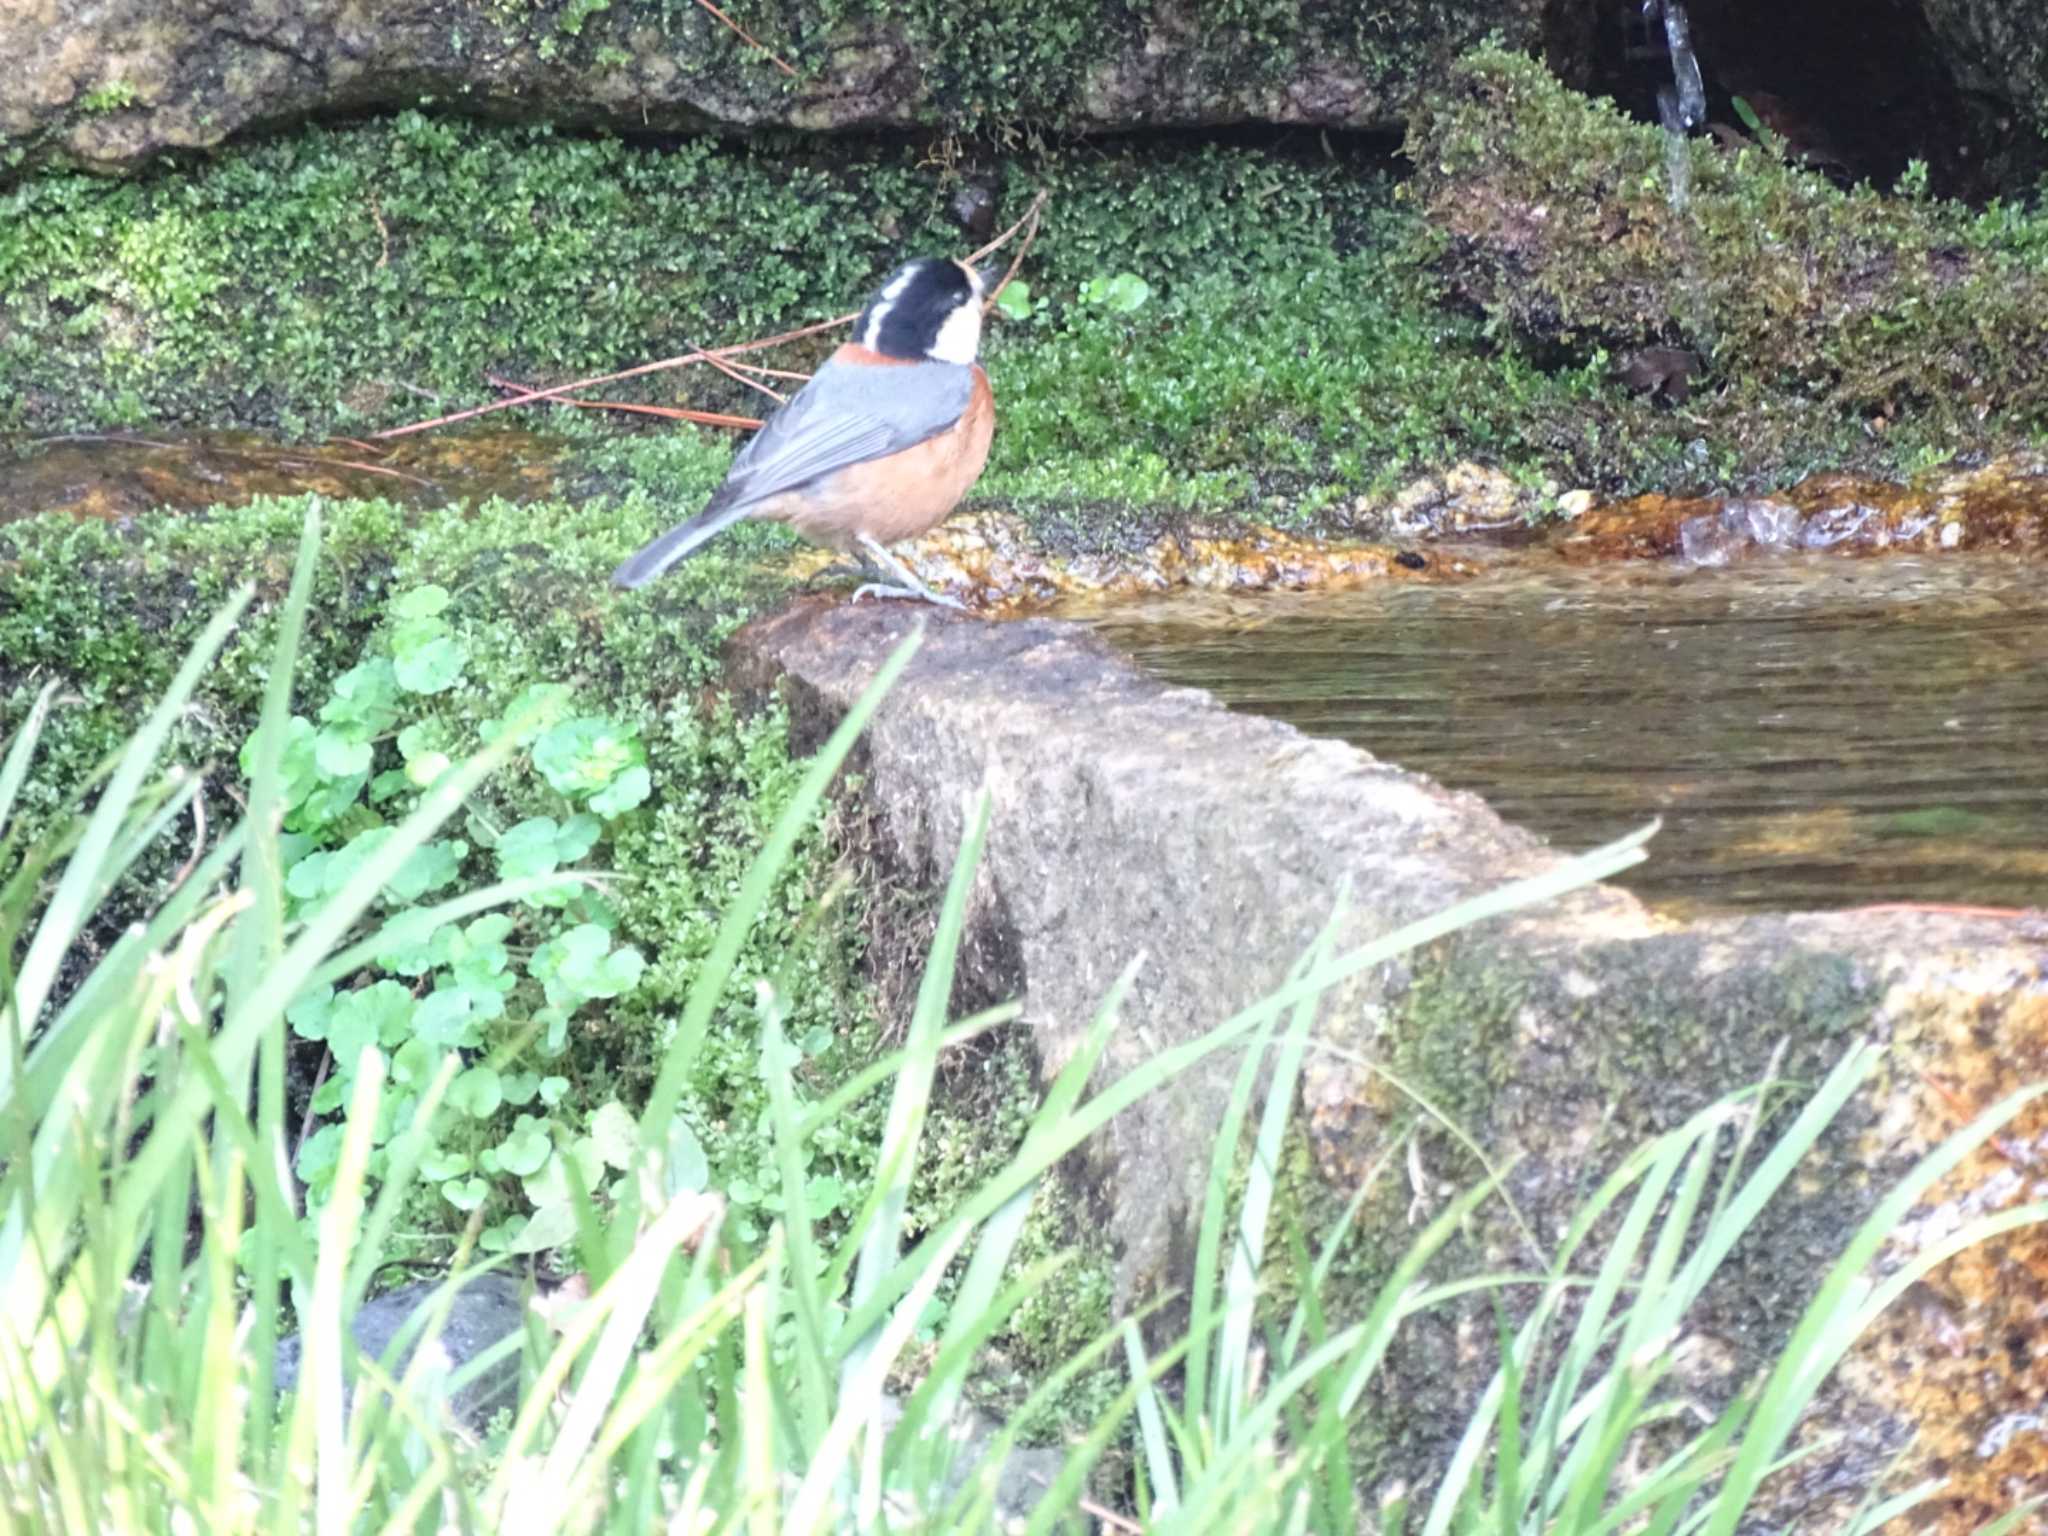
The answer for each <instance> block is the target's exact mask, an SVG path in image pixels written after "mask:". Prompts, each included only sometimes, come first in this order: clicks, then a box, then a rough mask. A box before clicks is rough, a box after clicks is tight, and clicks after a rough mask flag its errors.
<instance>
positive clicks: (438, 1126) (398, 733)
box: [242, 586, 701, 1252]
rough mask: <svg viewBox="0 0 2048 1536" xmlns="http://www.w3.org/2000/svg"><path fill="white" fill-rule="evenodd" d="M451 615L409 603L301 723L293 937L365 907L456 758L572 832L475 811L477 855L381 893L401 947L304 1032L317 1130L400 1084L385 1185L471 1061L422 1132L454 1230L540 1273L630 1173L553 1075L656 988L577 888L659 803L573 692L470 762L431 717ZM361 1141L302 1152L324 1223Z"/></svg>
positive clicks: (248, 757)
mask: <svg viewBox="0 0 2048 1536" xmlns="http://www.w3.org/2000/svg"><path fill="white" fill-rule="evenodd" d="M448 605H449V594H448V593H447V591H446V590H445V589H443V588H441V587H439V586H424V587H418V588H414V589H412V590H410V591H407V592H404V593H401V594H400V595H399V596H398V597H397V598H395V599H394V600H393V601H392V603H391V604H390V609H389V623H388V625H387V626H386V628H385V630H384V631H383V634H382V638H381V640H380V642H379V643H378V644H377V645H376V646H375V647H374V648H373V650H372V654H370V655H368V656H366V657H365V658H364V659H363V660H362V661H360V662H359V663H357V665H355V666H354V667H351V668H350V669H349V670H348V671H346V672H344V673H343V674H342V675H341V676H340V677H338V678H336V679H335V681H334V684H333V687H332V689H331V690H330V692H329V696H328V698H327V699H326V701H325V702H324V703H323V704H322V705H321V706H320V709H319V711H318V718H317V720H315V719H309V718H307V717H306V716H303V715H293V716H292V717H291V718H290V719H289V720H288V721H287V722H286V727H285V738H284V745H283V749H282V751H281V753H280V754H279V764H280V772H281V775H282V780H283V785H284V793H283V811H284V828H285V832H286V834H287V837H286V842H285V852H284V880H285V891H286V894H287V896H288V897H289V901H290V906H289V915H291V916H292V917H294V918H299V919H305V918H309V917H311V916H312V915H313V914H314V913H316V912H317V911H319V910H320V909H321V908H322V907H323V906H324V905H325V904H326V903H328V902H330V901H332V900H333V898H334V897H335V895H336V894H337V893H338V892H340V891H342V890H344V889H346V888H348V886H349V884H350V882H351V881H352V880H353V879H354V878H355V877H356V875H357V873H358V871H360V870H361V868H362V867H363V866H364V865H365V863H367V862H368V861H369V860H370V859H371V858H372V857H374V856H375V854H376V853H377V851H378V850H379V849H380V848H381V847H382V846H383V845H384V844H385V843H386V842H388V841H389V840H390V838H391V837H392V835H393V825H394V823H395V822H397V821H402V820H403V819H404V818H405V817H406V816H407V815H409V814H410V813H411V811H412V810H413V808H414V807H415V806H416V805H417V804H418V802H419V799H420V797H421V796H422V795H423V794H424V793H426V792H428V791H430V790H431V789H432V788H433V786H434V785H436V784H437V783H439V782H440V781H441V779H442V778H443V777H444V776H445V775H446V774H447V773H448V772H449V771H450V768H451V765H452V764H451V756H450V754H451V752H453V753H458V754H463V753H468V752H470V751H473V750H475V749H477V748H479V747H482V746H485V745H491V744H497V745H499V746H500V747H501V749H502V748H507V747H509V748H517V749H520V751H521V753H522V754H523V756H522V759H521V761H523V762H524V763H525V765H526V768H527V771H528V773H529V774H530V775H531V776H532V778H533V779H535V780H538V781H539V785H544V786H545V790H546V792H547V793H548V794H550V795H552V796H553V797H554V799H555V800H556V801H557V804H556V807H555V810H554V812H553V814H541V815H533V816H528V817H525V818H524V819H522V820H520V821H517V822H515V823H513V824H511V825H509V826H504V827H499V826H496V825H494V824H493V823H492V821H491V820H490V817H489V815H488V813H487V812H486V811H485V810H484V809H483V808H482V806H481V805H480V804H479V803H475V802H473V803H472V804H471V806H470V809H469V812H468V817H467V820H468V825H469V830H470V832H471V834H472V837H471V839H464V838H456V837H444V838H436V839H434V840H432V841H430V842H427V843H425V844H423V845H422V846H421V847H420V848H419V849H417V850H416V851H415V852H414V853H413V854H412V855H411V856H410V857H409V858H408V859H407V860H406V862H405V864H404V865H403V866H401V867H400V869H399V870H398V871H397V873H396V874H395V875H394V876H393V877H392V878H391V879H390V880H388V881H386V882H385V883H384V885H383V886H382V888H381V889H380V891H379V893H378V903H377V910H378V914H379V916H380V917H381V918H382V919H383V920H384V927H383V930H382V937H381V938H380V940H379V941H378V943H377V944H376V945H375V947H374V949H373V951H372V954H371V957H370V959H369V961H368V963H366V964H365V965H363V966H362V967H361V968H360V969H359V970H358V971H357V972H355V973H354V974H353V975H351V976H348V977H345V978H341V979H340V980H339V981H337V982H336V983H333V984H328V985H323V986H321V987H319V988H317V989H315V990H313V991H311V992H308V993H306V994H304V995H303V996H301V997H299V998H297V999H296V1000H295V1001H294V1002H293V1003H292V1005H291V1007H290V1009H289V1010H288V1013H287V1018H288V1019H289V1021H290V1023H291V1027H292V1030H293V1032H294V1033H295V1034H296V1035H297V1036H298V1037H299V1038H300V1039H303V1040H309V1041H314V1042H318V1043H321V1044H324V1045H325V1046H326V1047H327V1052H328V1061H329V1063H330V1064H331V1071H330V1072H329V1073H328V1074H327V1075H326V1076H325V1077H324V1079H323V1080H322V1082H321V1084H320V1087H319V1088H318V1089H317V1090H316V1091H315V1092H314V1094H313V1096H312V1099H311V1103H310V1108H309V1113H311V1114H315V1115H323V1116H325V1115H334V1114H338V1113H339V1112H340V1111H341V1110H342V1109H344V1108H345V1107H346V1106H347V1105H348V1104H349V1103H350V1102H351V1101H352V1100H353V1098H354V1096H355V1093H356V1090H357V1086H358V1081H357V1079H358V1074H359V1073H360V1072H361V1071H362V1070H363V1068H364V1064H365V1062H366V1061H368V1062H371V1063H372V1064H373V1065H374V1067H375V1070H376V1071H377V1072H378V1073H379V1075H380V1076H381V1077H384V1078H386V1079H388V1081H389V1084H390V1087H391V1090H392V1091H391V1092H390V1094H389V1096H388V1097H387V1098H386V1099H385V1108H384V1113H383V1115H382V1116H381V1118H380V1121H379V1124H378V1126H377V1128H376V1129H375V1131H374V1132H373V1133H372V1135H371V1138H370V1149H369V1154H368V1155H369V1161H368V1164H367V1174H368V1177H369V1179H370V1181H371V1183H372V1184H373V1185H374V1184H376V1183H378V1182H379V1181H380V1180H381V1179H382V1178H383V1176H384V1174H385V1171H386V1164H387V1161H388V1158H389V1155H390V1146H391V1143H392V1141H393V1139H394V1138H395V1137H396V1136H398V1135H399V1133H400V1131H401V1130H402V1129H403V1128H404V1127H406V1126H408V1125H412V1124H413V1122H414V1119H415V1115H414V1111H415V1109H416V1107H417V1105H418V1102H419V1098H420V1095H422V1094H423V1093H425V1092H426V1090H427V1088H428V1085H429V1084H431V1083H433V1082H435V1081H436V1080H437V1079H438V1077H439V1074H440V1072H441V1069H442V1065H443V1063H444V1062H445V1061H447V1060H449V1059H455V1060H458V1061H460V1062H461V1063H462V1066H461V1070H460V1071H459V1073H458V1074H457V1075H456V1076H455V1077H454V1079H453V1080H452V1082H451V1083H450V1084H449V1085H448V1088H447V1091H446V1095H445V1097H444V1099H443V1101H442V1104H441V1108H440V1110H439V1111H438V1113H436V1114H435V1115H433V1116H432V1117H430V1118H429V1120H428V1121H427V1123H426V1125H425V1126H424V1128H423V1129H424V1140H423V1143H422V1144H421V1145H420V1147H419V1148H418V1149H417V1155H418V1157H419V1166H420V1170H421V1172H422V1174H423V1176H424V1177H425V1178H426V1179H428V1180H429V1181H431V1182H433V1183H434V1184H435V1185H436V1186H437V1187H438V1189H439V1191H440V1195H441V1197H442V1198H443V1199H444V1200H445V1201H446V1202H447V1203H448V1205H450V1206H452V1207H454V1208H455V1210H457V1211H462V1212H467V1211H473V1210H477V1209H479V1208H481V1209H483V1210H484V1211H485V1213H486V1216H487V1217H492V1218H495V1219H493V1220H490V1221H489V1224H488V1225H487V1226H486V1227H485V1228H484V1232H483V1246H484V1248H485V1250H486V1251H497V1250H502V1249H506V1248H510V1249H512V1250H514V1251H517V1252H529V1251H534V1250H537V1249H540V1248H547V1247H553V1246H556V1245H558V1244H561V1243H564V1242H567V1241H568V1240H569V1239H570V1238H571V1237H572V1236H573V1235H574V1233H575V1222H574V1219H573V1215H572V1213H571V1201H572V1200H573V1199H574V1198H576V1197H577V1196H578V1195H579V1194H588V1193H590V1192H592V1191H600V1190H602V1188H603V1187H604V1184H605V1182H606V1180H607V1178H608V1177H609V1176H611V1175H614V1174H616V1173H617V1172H618V1171H620V1170H623V1169H624V1168H626V1167H627V1166H629V1164H630V1155H629V1149H628V1147H627V1145H626V1144H625V1143H623V1142H622V1140H621V1138H620V1137H619V1136H618V1134H617V1124H618V1116H619V1115H620V1114H621V1113H622V1111H621V1110H620V1108H619V1106H618V1105H617V1104H616V1103H607V1104H604V1105H601V1106H598V1107H596V1108H595V1109H594V1110H588V1109H586V1113H587V1116H588V1118H587V1121H586V1120H584V1119H582V1118H580V1117H576V1116H572V1115H571V1114H570V1112H569V1107H568V1103H567V1099H566V1095H567V1093H568V1089H569V1082H568V1079H567V1078H566V1077H563V1076H561V1075H560V1074H559V1073H557V1072H553V1071H550V1070H549V1069H548V1066H549V1063H551V1062H553V1061H555V1060H557V1059H558V1058H560V1057H561V1056H562V1054H563V1053H564V1051H565V1050H566V1049H567V1046H568V1038H569V1030H570V1028H571V1025H572V1023H573V1021H574V1019H575V1018H576V1017H577V1016H578V1014H579V1013H580V1012H582V1011H583V1010H586V1009H587V1008H588V1007H589V1006H590V1005H592V1004H597V1003H604V1002H609V1001H610V1000H612V999H615V998H618V997H620V996H622V995H624V994H625V993H628V992H630V991H631V990H632V989H633V987H634V985H635V984H636V983H637V982H638V981H639V979H640V975H641V972H642V970H643V969H644V968H645V961H644V959H643V958H642V956H641V954H640V952H639V951H638V950H637V949H635V948H633V947H632V946H630V945H625V944H619V943H617V942H616V941H615V939H614V930H615V928H616V926H617V919H616V916H615V915H614V913H613V912H612V910H611V908H610V907H609V905H608V904H607V903H606V902H605V900H604V898H603V896H602V895H601V893H600V892H599V890H598V889H597V888H596V887H595V886H594V885H593V884H592V883H591V882H590V880H589V879H588V878H587V877H582V876H571V875H567V874H564V873H563V871H566V870H569V869H572V868H576V867H578V866H580V865H583V864H584V863H585V862H586V861H587V860H588V859H589V858H590V856H591V855H592V854H593V853H594V852H596V851H597V850H598V849H599V848H600V845H601V844H602V843H603V842H604V840H605V838H606V837H607V835H608V831H609V829H610V828H611V827H612V826H614V825H616V823H617V821H618V819H619V818H620V817H622V816H625V815H627V814H629V813H631V812H632V811H633V810H634V809H635V808H636V807H638V806H639V805H640V804H641V802H643V801H644V800H646V798H647V797H648V794H649V793H650V791H651V789H652V782H651V779H650V777H649V774H648V769H647V761H646V759H647V753H646V749H645V748H644V747H643V746H642V745H641V744H640V742H639V740H638V738H637V737H636V736H635V735H634V733H633V732H631V731H630V730H626V729H624V728H622V727H620V726H618V725H617V724H615V723H614V722H612V721H610V720H607V719H605V718H603V717H602V716H594V715H579V714H577V713H575V712H574V702H573V698H572V695H571V690H570V689H569V688H568V687H567V686H566V685H563V684H549V683H542V684H535V685H531V686H529V687H527V688H526V689H524V690H522V691H521V692H520V693H519V694H518V696H516V697H515V698H513V699H512V700H511V701H510V702H509V703H508V705H507V706H506V708H505V711H504V713H503V715H502V716H501V717H497V718H493V719H489V720H487V721H485V722H484V725H483V727H482V729H481V731H480V732H479V736H480V738H481V739H480V740H478V741H463V740H460V739H459V728H458V727H457V726H456V725H455V724H454V723H453V722H452V720H451V718H450V716H449V715H447V714H445V713H443V712H441V711H438V710H437V709H436V707H435V701H436V700H437V699H438V698H440V697H442V696H445V695H447V694H449V693H450V692H451V691H452V690H454V689H456V688H457V687H458V686H460V685H462V684H463V683H464V682H465V681H466V680H467V675H468V670H469V664H470V657H469V653H468V650H467V648H466V647H465V646H464V645H463V644H462V642H461V641H460V640H459V639H458V638H457V637H456V635H455V634H454V632H453V630H452V628H451V626H450V624H449V621H448V618H447V609H448ZM262 751H263V742H262V739H261V737H260V735H252V736H251V737H250V738H249V740H248V741H247V742H246V743H245V744H244V746H243V748H242V765H243V768H244V770H245V771H246V772H252V773H253V771H254V768H255V765H256V763H257V761H258V760H259V758H260V756H261V753H262ZM530 787H531V788H533V789H534V790H535V791H536V792H538V785H534V786H530ZM493 876H494V877H495V880H496V881H497V882H501V883H523V884H524V885H525V886H527V887H528V888H529V889H528V892H527V894H526V895H525V896H524V897H522V898H521V899H520V900H519V901H518V902H517V903H516V904H514V905H513V906H512V907H511V908H510V910H506V911H497V912H489V913H486V914H484V915H482V916H479V917H475V918H472V919H470V920H469V921H468V922H466V923H465V922H460V921H455V920H443V921H432V920H429V918H428V917H427V916H426V913H425V911H424V909H423V907H422V903H424V902H426V901H428V900H429V899H431V898H435V897H437V896H440V897H445V896H447V895H448V894H450V893H454V892H460V891H466V890H474V889H477V888H479V887H482V886H484V885H486V884H489V883H490V882H491V878H492V877H493ZM366 1052H367V1055H366ZM414 1129H415V1134H418V1133H419V1131H420V1130H421V1129H422V1128H421V1127H418V1126H415V1128H414ZM345 1135H346V1127H345V1126H344V1124H343V1123H342V1122H341V1121H339V1120H333V1121H330V1122H328V1123H326V1124H323V1125H321V1126H320V1127H319V1128H318V1129H317V1130H314V1131H313V1132H312V1134H311V1135H310V1136H308V1137H307V1138H306V1139H305V1140H304V1142H303V1143H302V1144H301V1146H300V1147H299V1150H298V1155H297V1160H296V1166H297V1169H298V1173H299V1176H300V1178H302V1179H303V1180H304V1181H305V1183H306V1186H307V1193H308V1207H309V1211H318V1209H319V1208H320V1207H321V1206H322V1205H323V1204H324V1203H325V1201H326V1199H327V1197H328V1195H329V1193H330V1191H331V1189H332V1186H333V1181H334V1177H335V1174H336V1170H337V1167H338V1163H339V1159H340V1156H341V1149H342V1145H343V1142H344V1138H345ZM699 1160H700V1161H701V1154H700V1155H699Z"/></svg>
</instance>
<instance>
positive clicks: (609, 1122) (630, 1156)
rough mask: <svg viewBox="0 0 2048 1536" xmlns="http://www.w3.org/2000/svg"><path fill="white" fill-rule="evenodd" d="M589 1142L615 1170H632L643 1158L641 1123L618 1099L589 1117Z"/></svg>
mask: <svg viewBox="0 0 2048 1536" xmlns="http://www.w3.org/2000/svg"><path fill="white" fill-rule="evenodd" d="M590 1140H591V1142H592V1143H593V1144H594V1145H595V1146H596V1148H597V1153H598V1156H600V1157H602V1158H603V1159H604V1160H605V1162H607V1163H608V1164H610V1165H611V1166H612V1167H614V1168H630V1167H632V1166H633V1160H634V1159H635V1158H636V1157H638V1156H639V1155H640V1123H639V1122H638V1121H637V1120H635V1119H634V1118H633V1116H632V1113H631V1112H630V1111H629V1110H628V1109H627V1108H626V1106H625V1105H623V1104H621V1103H620V1102H619V1101H618V1100H617V1099H613V1100H612V1101H611V1102H610V1103H608V1104H606V1105H605V1106H604V1107H603V1108H602V1109H600V1110H599V1111H598V1112H597V1113H596V1114H594V1115H592V1116H591V1117H590Z"/></svg>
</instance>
